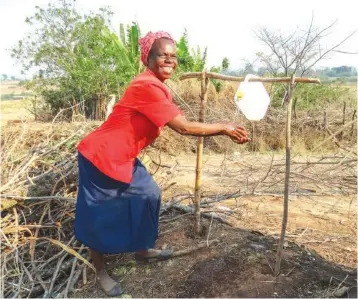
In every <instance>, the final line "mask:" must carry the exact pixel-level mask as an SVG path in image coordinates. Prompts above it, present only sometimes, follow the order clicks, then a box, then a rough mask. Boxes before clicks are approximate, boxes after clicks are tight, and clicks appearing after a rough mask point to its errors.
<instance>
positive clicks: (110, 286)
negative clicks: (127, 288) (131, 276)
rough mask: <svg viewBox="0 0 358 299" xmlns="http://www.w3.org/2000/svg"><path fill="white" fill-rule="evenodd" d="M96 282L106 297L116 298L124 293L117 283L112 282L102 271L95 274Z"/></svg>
mask: <svg viewBox="0 0 358 299" xmlns="http://www.w3.org/2000/svg"><path fill="white" fill-rule="evenodd" d="M97 281H98V282H99V284H100V285H101V287H102V289H103V290H104V291H105V293H106V294H107V295H108V296H111V297H117V296H120V295H122V294H123V293H124V290H123V289H122V288H121V286H120V285H119V283H118V282H116V281H114V280H113V279H112V278H111V277H110V276H109V275H108V273H107V271H106V270H104V269H102V270H101V271H99V272H98V273H97Z"/></svg>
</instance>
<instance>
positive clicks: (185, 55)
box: [176, 29, 194, 72]
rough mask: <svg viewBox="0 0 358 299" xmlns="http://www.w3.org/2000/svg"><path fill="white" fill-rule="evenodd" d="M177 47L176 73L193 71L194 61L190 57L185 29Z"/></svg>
mask: <svg viewBox="0 0 358 299" xmlns="http://www.w3.org/2000/svg"><path fill="white" fill-rule="evenodd" d="M176 46H177V58H178V71H179V72H188V71H192V70H193V66H194V59H193V57H192V56H191V55H190V50H189V42H188V32H187V30H186V29H185V30H184V33H183V35H182V37H181V38H180V40H179V42H178V43H177V44H176Z"/></svg>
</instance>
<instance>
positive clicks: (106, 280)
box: [91, 250, 124, 297]
mask: <svg viewBox="0 0 358 299" xmlns="http://www.w3.org/2000/svg"><path fill="white" fill-rule="evenodd" d="M91 258H92V261H93V264H94V266H95V268H96V279H97V281H98V282H99V284H100V285H101V287H102V289H103V290H104V291H105V293H106V294H107V296H111V297H118V296H120V295H121V294H123V293H124V290H123V289H122V288H121V286H120V284H119V283H118V282H116V281H114V280H113V279H112V278H111V277H110V276H109V275H108V272H107V270H106V268H105V263H104V258H103V254H102V253H99V252H97V251H94V250H91Z"/></svg>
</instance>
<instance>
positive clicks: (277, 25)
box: [0, 0, 358, 76]
mask: <svg viewBox="0 0 358 299" xmlns="http://www.w3.org/2000/svg"><path fill="white" fill-rule="evenodd" d="M48 3H49V0H0V28H1V38H0V74H4V73H6V74H8V75H10V76H11V75H13V76H20V71H21V68H20V66H18V65H16V64H15V61H14V60H12V58H11V57H10V52H9V51H8V49H9V48H11V47H12V46H14V45H15V44H16V42H17V41H18V40H21V39H22V38H23V37H24V36H25V35H26V33H27V32H29V30H30V27H29V26H28V25H27V24H25V18H26V17H27V16H31V15H32V14H33V13H34V11H35V6H36V5H38V6H42V7H46V6H47V4H48ZM76 3H77V8H78V9H79V10H81V11H84V12H88V11H90V10H92V11H97V10H98V9H99V8H100V7H103V6H109V7H111V9H112V11H113V12H114V16H113V20H112V25H113V29H114V30H117V32H118V30H119V24H120V23H124V24H130V23H131V22H132V21H137V22H138V23H139V25H140V28H141V32H142V34H145V33H146V32H148V31H156V30H165V31H168V32H169V33H170V34H172V35H173V37H174V38H175V39H176V40H178V39H179V38H180V36H181V35H182V33H183V32H184V29H185V28H186V29H187V31H188V37H189V44H190V46H191V47H192V48H196V47H197V46H200V47H201V48H202V49H203V48H205V47H208V66H212V65H220V64H221V61H222V58H223V57H225V56H226V57H228V58H229V61H230V68H231V69H238V68H240V67H242V66H243V65H244V61H253V60H254V59H255V53H257V52H258V51H265V49H266V48H265V47H264V45H263V44H262V43H260V42H259V41H258V40H257V38H255V36H254V31H255V30H256V29H257V28H259V27H260V26H264V27H267V28H269V29H271V30H275V31H281V32H291V31H293V30H294V29H296V28H301V29H302V30H304V29H307V28H308V26H309V23H310V21H311V17H312V13H313V14H314V20H315V21H314V24H315V25H316V26H317V27H324V26H327V25H329V24H331V23H332V22H333V21H337V23H336V24H335V26H334V27H333V28H332V29H331V31H330V34H329V35H328V36H327V37H326V38H325V40H324V46H330V45H334V44H336V43H338V42H339V41H340V40H342V39H343V38H344V37H345V36H347V35H349V34H350V33H351V32H353V31H354V30H357V29H358V13H357V11H358V9H357V8H356V7H355V6H356V5H357V4H356V0H340V1H328V0H324V1H323V0H310V1H307V0H301V1H284V0H271V1H268V0H253V1H233V0H232V1H230V0H212V1H208V0H206V1H202V0H177V1H168V0H167V1H162V0H151V1H149V0H141V1H139V0H138V1H136V0H125V1H122V0H101V1H90V0H77V1H76ZM340 49H341V50H343V51H348V52H358V32H357V34H356V35H355V36H353V37H352V38H351V39H350V40H349V41H347V42H346V43H345V44H344V45H343V46H342V47H341V48H340ZM357 61H358V56H357V55H347V54H339V53H337V54H334V55H333V56H332V57H331V58H330V59H329V60H324V61H322V62H320V64H319V65H318V66H328V67H334V66H341V65H353V66H356V67H357V66H358V65H357Z"/></svg>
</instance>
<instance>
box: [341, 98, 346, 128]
mask: <svg viewBox="0 0 358 299" xmlns="http://www.w3.org/2000/svg"><path fill="white" fill-rule="evenodd" d="M345 122H346V102H343V119H342V125H344V123H345Z"/></svg>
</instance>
